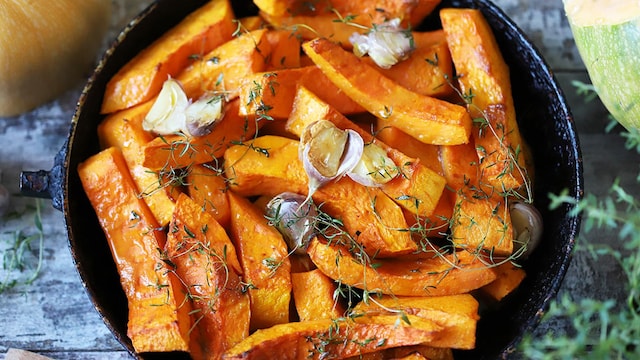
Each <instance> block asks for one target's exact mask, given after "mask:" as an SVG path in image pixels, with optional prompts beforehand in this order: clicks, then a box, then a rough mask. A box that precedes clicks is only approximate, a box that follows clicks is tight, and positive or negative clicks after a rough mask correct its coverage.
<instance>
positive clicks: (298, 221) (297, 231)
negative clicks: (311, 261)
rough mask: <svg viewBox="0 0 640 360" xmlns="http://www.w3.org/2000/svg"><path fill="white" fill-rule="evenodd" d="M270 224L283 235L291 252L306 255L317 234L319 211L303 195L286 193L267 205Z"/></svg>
mask: <svg viewBox="0 0 640 360" xmlns="http://www.w3.org/2000/svg"><path fill="white" fill-rule="evenodd" d="M266 215H267V217H268V218H269V222H270V223H271V224H272V225H273V226H274V227H275V228H276V229H277V230H278V231H279V232H280V233H281V234H282V237H283V239H284V240H285V242H286V243H287V246H288V247H289V250H290V251H293V252H294V253H297V254H305V253H306V250H307V246H308V245H309V241H311V239H312V238H313V237H314V236H315V234H316V227H315V224H316V220H317V218H318V211H317V210H316V208H315V206H314V205H313V203H310V202H306V198H305V197H304V196H303V195H300V194H296V193H292V192H284V193H281V194H279V195H277V196H275V197H274V198H273V199H271V200H270V201H269V202H268V203H267V209H266Z"/></svg>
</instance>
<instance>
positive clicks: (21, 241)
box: [0, 199, 44, 294]
mask: <svg viewBox="0 0 640 360" xmlns="http://www.w3.org/2000/svg"><path fill="white" fill-rule="evenodd" d="M33 211H34V216H33V224H34V226H33V227H34V229H35V230H32V229H21V230H15V231H12V232H7V233H4V234H2V248H1V249H0V255H1V256H2V272H0V274H2V273H4V275H3V276H0V294H2V293H4V292H5V291H8V290H10V289H13V288H15V287H18V286H20V285H29V284H31V283H33V281H35V280H36V279H37V278H38V276H39V275H40V270H41V269H42V262H43V253H44V231H43V228H42V216H41V212H40V200H37V199H36V201H35V207H34V209H33ZM10 216H11V214H9V215H7V217H10ZM16 216H18V214H16Z"/></svg>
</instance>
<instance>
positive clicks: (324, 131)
mask: <svg viewBox="0 0 640 360" xmlns="http://www.w3.org/2000/svg"><path fill="white" fill-rule="evenodd" d="M300 147H301V149H302V150H301V152H300V157H301V159H302V163H303V166H304V170H305V172H306V173H307V177H308V178H309V195H308V196H309V197H311V195H312V194H313V193H314V192H315V191H316V190H317V189H318V188H319V187H321V186H322V185H323V184H325V183H327V182H329V181H331V180H334V179H337V178H340V177H342V176H343V175H345V174H346V173H348V172H349V171H351V170H352V169H353V168H354V167H355V166H356V164H357V163H358V161H360V157H361V156H362V151H363V148H364V140H363V139H362V137H361V136H360V134H358V133H357V132H355V131H353V130H350V129H348V130H341V129H338V128H337V127H336V126H335V125H334V124H333V123H332V122H330V121H327V120H320V121H317V122H314V123H313V124H310V125H309V126H307V128H306V129H305V131H304V132H303V134H302V136H301V140H300Z"/></svg>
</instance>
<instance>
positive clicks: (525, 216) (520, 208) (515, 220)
mask: <svg viewBox="0 0 640 360" xmlns="http://www.w3.org/2000/svg"><path fill="white" fill-rule="evenodd" d="M509 214H510V215H511V224H512V225H513V237H514V240H513V249H514V253H515V254H519V256H518V259H522V260H524V259H526V258H528V257H529V255H531V253H532V252H533V250H534V249H535V248H536V247H537V246H538V244H539V243H540V240H541V239H542V232H543V227H544V226H543V221H542V215H541V214H540V212H539V211H538V209H536V207H535V206H533V205H531V204H528V203H524V202H520V201H517V202H512V203H511V204H509ZM523 247H526V248H525V249H524V250H523Z"/></svg>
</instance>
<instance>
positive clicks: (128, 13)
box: [0, 0, 640, 359]
mask: <svg viewBox="0 0 640 360" xmlns="http://www.w3.org/2000/svg"><path fill="white" fill-rule="evenodd" d="M150 2H151V1H150V0H113V5H114V9H113V19H112V26H111V32H110V33H109V35H108V40H107V41H106V42H105V44H106V43H108V42H109V41H110V40H111V39H113V38H114V37H115V36H116V34H117V33H118V32H119V30H120V29H122V28H123V27H124V26H125V25H126V23H127V22H128V21H129V20H130V19H131V18H133V17H134V16H135V15H136V14H137V13H139V12H140V11H141V10H142V9H144V8H145V7H146V6H147V5H148V4H149V3H150ZM495 3H496V4H497V5H499V6H500V7H501V8H502V9H503V10H504V11H505V12H506V13H507V14H508V15H509V16H510V17H512V19H513V20H514V21H515V22H516V23H517V24H518V25H519V26H520V27H521V28H522V29H523V30H524V32H525V33H526V34H528V36H529V37H530V39H531V40H532V41H533V43H534V44H535V45H536V46H537V47H538V48H539V50H540V51H541V53H542V55H543V56H544V57H545V58H546V60H547V62H548V63H549V65H550V66H551V68H552V69H553V71H554V73H555V74H556V76H557V78H558V80H559V82H560V85H561V87H562V88H563V89H564V91H565V94H566V96H567V98H568V99H569V103H570V106H571V108H572V111H573V114H574V117H575V121H576V124H577V127H578V133H579V137H580V142H581V145H582V154H583V160H584V178H585V184H586V190H587V192H588V193H592V194H594V195H596V196H603V195H604V194H606V193H607V191H608V189H609V187H610V184H611V183H612V181H613V180H614V179H615V178H619V179H620V180H621V183H622V185H623V186H625V188H626V189H627V190H628V191H629V192H631V193H633V194H634V195H640V192H639V190H638V188H637V183H636V181H635V178H636V174H637V171H638V165H637V164H638V163H639V160H640V157H639V156H638V155H637V154H635V153H631V152H629V151H627V150H626V149H625V148H624V140H623V139H622V138H621V137H620V136H619V134H618V133H616V132H615V131H614V132H613V133H605V130H604V129H605V125H606V124H607V122H608V120H607V113H606V111H605V110H604V108H603V107H602V105H601V104H600V103H599V102H597V101H594V102H591V103H584V101H583V99H582V98H581V97H579V96H577V95H576V91H575V89H574V87H573V86H572V85H571V81H572V80H574V79H577V80H582V81H585V82H588V77H587V75H586V72H585V70H584V65H583V64H582V62H581V60H580V57H579V55H578V52H577V50H576V48H575V45H574V42H573V40H572V36H571V32H570V29H569V25H568V23H567V20H566V17H565V15H564V11H563V9H562V2H561V1H559V0H496V1H495ZM82 86H83V84H81V83H80V84H78V86H77V87H76V88H74V89H72V90H71V91H68V92H67V93H65V94H63V95H62V96H60V97H59V98H58V99H56V100H55V101H53V102H51V103H49V104H46V105H43V106H41V107H40V108H38V109H35V110H34V111H32V112H29V113H27V114H24V115H22V116H18V117H9V118H0V144H2V146H0V172H1V173H0V181H1V182H2V184H3V185H4V186H5V187H6V188H8V189H9V190H10V191H11V192H12V193H14V194H17V193H18V192H19V188H18V177H19V174H20V172H21V171H22V170H39V169H45V170H48V169H50V168H51V167H52V164H53V158H54V156H55V154H56V153H57V152H58V150H59V149H60V148H61V147H62V145H63V142H64V140H65V138H66V136H67V132H68V128H69V123H70V119H71V117H72V115H73V112H74V110H75V109H74V108H75V103H76V101H77V99H78V96H79V94H80V91H81V89H82ZM37 201H38V202H39V204H40V207H41V217H42V225H43V230H44V236H45V238H44V260H43V267H42V269H41V272H40V276H39V277H38V278H37V279H36V280H35V281H34V282H33V283H32V284H31V285H26V286H18V287H16V288H13V289H11V290H9V291H7V292H5V293H3V294H0V359H3V358H4V357H5V354H6V352H7V350H8V349H9V348H20V349H26V350H30V351H34V352H37V353H40V354H43V355H46V356H49V357H52V358H55V359H124V358H128V357H129V356H128V354H127V353H126V352H125V351H124V349H123V348H122V346H121V345H120V344H119V343H118V342H117V341H116V340H115V338H114V337H113V336H112V334H111V333H110V332H109V331H108V329H107V328H106V326H105V325H104V324H103V322H102V320H101V319H100V318H99V316H98V314H97V312H96V311H95V310H94V308H93V306H92V305H91V303H90V301H89V298H88V296H87V294H86V293H85V291H84V289H83V287H82V284H81V282H80V279H79V276H78V274H77V273H76V270H75V267H74V264H73V261H72V258H71V255H70V251H69V248H68V245H67V239H66V234H65V230H64V223H63V215H62V213H61V212H59V211H57V210H55V209H53V208H52V207H51V202H50V201H49V200H35V199H32V198H21V197H20V196H18V195H14V196H12V199H11V206H12V208H13V209H14V210H16V211H18V212H20V213H22V215H21V216H19V217H18V218H11V219H0V249H3V250H4V249H6V247H7V246H8V244H9V243H10V242H11V241H12V239H13V238H14V234H15V232H16V231H22V232H24V233H25V234H27V235H28V234H36V233H37V232H36V229H35V224H34V211H33V207H34V206H35V205H36V202H37ZM581 235H586V234H581ZM615 237H616V234H615V233H610V232H606V231H592V232H591V233H589V234H588V238H589V239H590V240H595V241H599V242H608V241H613V240H614V239H615ZM4 276H5V272H4V270H3V269H2V268H0V279H4ZM622 276H623V275H622V273H621V272H620V270H619V269H618V268H617V266H616V265H615V264H614V263H613V262H611V261H595V260H593V259H591V258H590V257H589V256H588V255H586V254H584V253H582V252H578V253H576V254H575V256H574V259H573V261H572V264H571V266H570V268H569V272H568V274H567V275H566V278H565V281H564V283H563V286H562V288H561V293H568V294H569V295H570V296H572V297H574V298H580V297H584V296H597V297H599V298H609V297H613V298H620V297H621V296H622V294H621V289H620V288H619V287H617V286H616V284H619V283H620V282H621V281H622ZM0 281H2V280H0ZM595 289H597V290H595ZM595 291H597V292H598V293H597V294H596V293H594V292H595ZM566 326H567V324H566V323H563V322H561V321H557V322H553V323H550V324H544V325H543V326H540V327H539V328H538V329H537V332H539V333H543V332H546V331H548V330H549V329H550V328H554V327H555V328H561V327H566Z"/></svg>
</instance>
